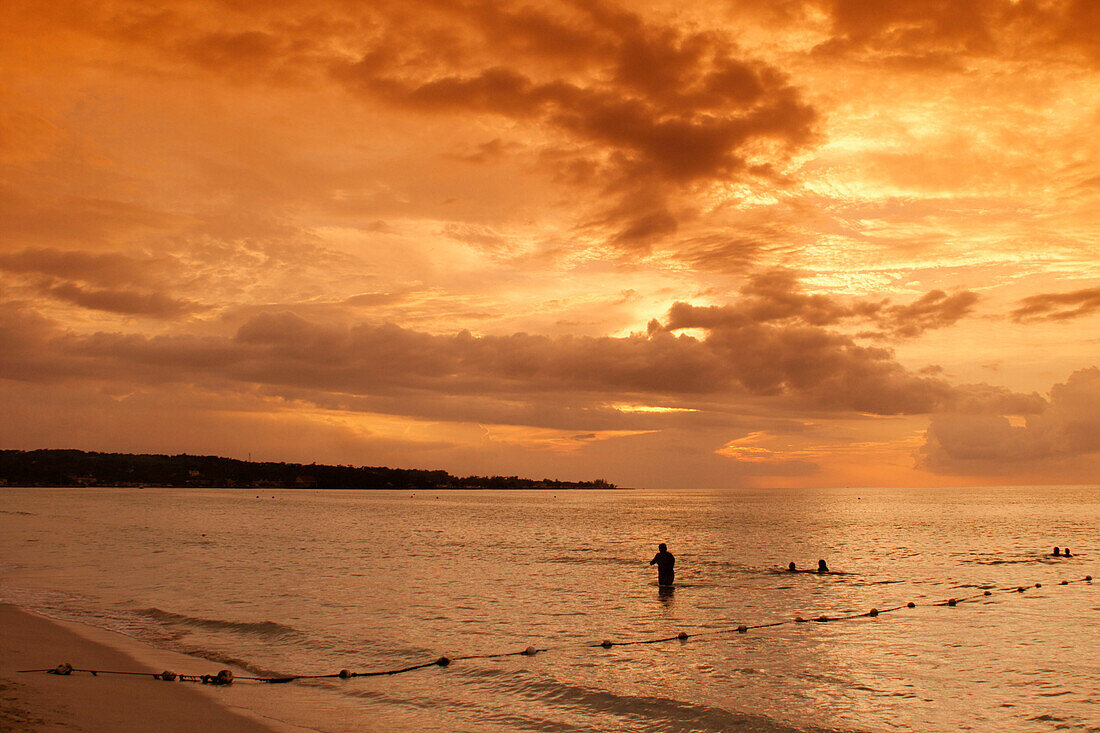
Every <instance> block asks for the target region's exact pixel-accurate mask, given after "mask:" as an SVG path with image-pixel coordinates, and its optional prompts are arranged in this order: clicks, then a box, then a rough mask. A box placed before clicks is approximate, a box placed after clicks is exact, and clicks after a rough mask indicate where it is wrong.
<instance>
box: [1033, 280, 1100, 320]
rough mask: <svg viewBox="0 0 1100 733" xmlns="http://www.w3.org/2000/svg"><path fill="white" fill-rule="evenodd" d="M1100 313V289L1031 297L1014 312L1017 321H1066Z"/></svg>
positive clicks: (1042, 294)
mask: <svg viewBox="0 0 1100 733" xmlns="http://www.w3.org/2000/svg"><path fill="white" fill-rule="evenodd" d="M1096 311H1100V288H1085V289H1083V290H1075V291H1073V292H1070V293H1041V294H1039V295H1029V296H1028V297H1026V298H1024V299H1023V300H1021V301H1020V304H1019V306H1017V307H1016V309H1015V310H1013V311H1012V319H1013V320H1015V321H1032V320H1046V321H1065V320H1069V319H1071V318H1079V317H1081V316H1086V315H1090V314H1092V313H1095V312H1096Z"/></svg>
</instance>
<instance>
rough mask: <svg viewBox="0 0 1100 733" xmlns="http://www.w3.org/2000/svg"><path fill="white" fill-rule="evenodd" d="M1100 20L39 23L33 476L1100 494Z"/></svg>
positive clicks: (3, 368) (28, 124) (465, 18)
mask: <svg viewBox="0 0 1100 733" xmlns="http://www.w3.org/2000/svg"><path fill="white" fill-rule="evenodd" d="M1098 28H1100V5H1098V4H1096V3H1093V2H1090V1H1089V0H1067V1H1065V2H1054V1H1043V0H1019V1H1012V0H974V1H973V2H966V3H950V2H942V1H941V0H881V1H880V2H875V3H863V2H856V0H774V1H773V2H749V1H748V0H725V1H723V2H700V3H694V4H692V5H691V7H689V8H684V7H680V4H676V3H669V2H649V3H642V2H634V3H623V4H614V3H610V2H602V1H596V2H590V1H587V0H575V1H566V2H512V1H511V0H500V1H497V2H478V1H475V0H469V1H467V0H402V1H401V2H396V1H395V0H381V1H375V2H370V3H359V2H351V1H350V0H313V1H311V2H308V3H307V2H301V1H300V0H267V1H265V2H258V1H252V0H221V1H218V0H182V1H179V2H172V3H157V2H137V1H131V0H109V1H107V2H69V1H68V0H59V1H58V2H52V3H36V2H21V1H20V0H12V1H10V2H6V3H4V4H3V5H2V6H0V404H2V405H3V410H4V420H3V421H0V447H6V448H42V447H71V448H81V449H86V450H105V451H127V452H167V453H181V452H190V453H195V452H201V453H213V454H219V455H229V456H233V457H242V458H243V457H245V456H246V455H248V454H251V455H252V457H253V458H254V459H270V460H292V461H305V462H309V461H318V462H330V463H348V464H355V465H391V466H404V467H423V468H443V469H446V470H449V471H451V472H453V473H458V474H463V475H465V474H471V473H477V474H506V475H507V474H518V475H522V476H530V477H536V478H539V477H543V476H547V477H553V478H560V479H592V478H604V479H607V480H609V481H613V482H616V483H618V484H621V485H627V486H638V487H649V488H678V487H715V488H721V487H735V486H763V487H772V486H837V485H861V486H862V485H953V484H1022V483H1077V482H1086V481H1093V480H1095V476H1096V475H1097V470H1098V469H1100V369H1098V366H1100V356H1098V355H1100V350H1098V345H1100V254H1098V253H1100V236H1098V231H1100V230H1098V225H1100V137H1098V136H1097V135H1096V130H1097V129H1100V124H1098V123H1100V31H1098V30H1097V29H1098Z"/></svg>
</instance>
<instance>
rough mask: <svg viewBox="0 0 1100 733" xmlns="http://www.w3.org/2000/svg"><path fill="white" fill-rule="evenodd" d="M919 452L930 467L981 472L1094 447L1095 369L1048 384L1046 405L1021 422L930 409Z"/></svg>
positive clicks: (1097, 437)
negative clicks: (937, 411) (938, 411)
mask: <svg viewBox="0 0 1100 733" xmlns="http://www.w3.org/2000/svg"><path fill="white" fill-rule="evenodd" d="M921 453H922V455H921V461H922V464H923V466H924V467H926V468H929V469H931V470H934V471H941V472H945V473H952V472H961V473H983V474H989V473H993V474H995V473H1005V472H1012V471H1019V470H1020V466H1021V464H1036V463H1038V462H1041V461H1056V460H1062V459H1066V458H1072V457H1075V456H1084V455H1090V454H1096V453H1100V369H1097V368H1096V367H1091V368H1089V369H1082V370H1079V371H1076V372H1074V373H1073V374H1071V375H1070V377H1069V379H1067V380H1066V381H1065V382H1063V383H1060V384H1056V385H1054V387H1053V388H1052V389H1051V393H1050V404H1049V406H1048V407H1047V408H1046V409H1045V410H1043V411H1042V412H1040V413H1038V414H1035V415H1031V416H1029V417H1028V418H1027V420H1026V423H1025V424H1023V425H1018V424H1013V423H1012V422H1010V421H1009V420H1008V419H1007V418H1005V417H1002V416H999V415H988V414H986V415H974V414H970V415H961V414H943V415H935V416H933V418H932V423H931V425H930V426H929V428H928V433H927V435H926V438H925V445H924V447H923V449H922V451H921Z"/></svg>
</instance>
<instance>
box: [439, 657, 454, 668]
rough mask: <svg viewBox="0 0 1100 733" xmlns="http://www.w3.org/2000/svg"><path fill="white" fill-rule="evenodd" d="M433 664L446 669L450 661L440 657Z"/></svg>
mask: <svg viewBox="0 0 1100 733" xmlns="http://www.w3.org/2000/svg"><path fill="white" fill-rule="evenodd" d="M435 663H436V664H438V665H439V666H440V667H446V666H447V665H448V664H450V663H451V660H450V659H447V657H440V658H439V659H437V660H435Z"/></svg>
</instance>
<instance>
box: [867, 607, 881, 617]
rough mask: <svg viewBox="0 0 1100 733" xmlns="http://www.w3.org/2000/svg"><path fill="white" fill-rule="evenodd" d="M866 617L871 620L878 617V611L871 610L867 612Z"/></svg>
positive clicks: (875, 609)
mask: <svg viewBox="0 0 1100 733" xmlns="http://www.w3.org/2000/svg"><path fill="white" fill-rule="evenodd" d="M867 615H868V616H870V617H871V618H874V617H875V616H878V609H877V608H872V609H871V610H870V611H868V612H867Z"/></svg>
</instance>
